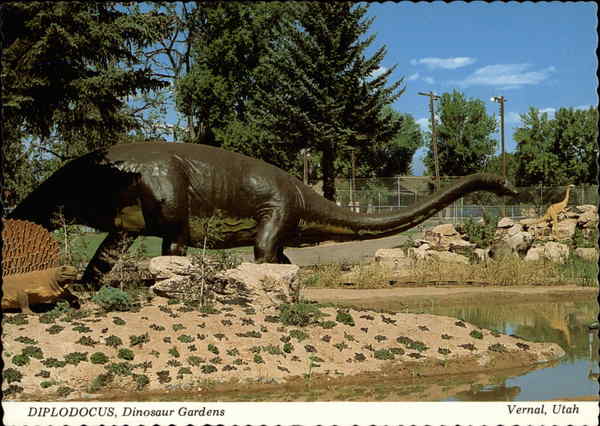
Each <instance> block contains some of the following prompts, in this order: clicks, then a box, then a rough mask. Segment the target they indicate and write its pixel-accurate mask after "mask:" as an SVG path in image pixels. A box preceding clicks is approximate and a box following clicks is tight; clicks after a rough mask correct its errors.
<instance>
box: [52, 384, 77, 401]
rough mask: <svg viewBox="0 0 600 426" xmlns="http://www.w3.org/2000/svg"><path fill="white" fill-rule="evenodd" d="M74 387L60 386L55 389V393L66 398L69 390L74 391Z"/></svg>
mask: <svg viewBox="0 0 600 426" xmlns="http://www.w3.org/2000/svg"><path fill="white" fill-rule="evenodd" d="M74 391H75V389H73V388H70V387H69V386H61V387H59V388H58V389H57V390H56V395H57V396H60V397H62V398H66V397H67V396H69V394H70V393H71V392H74Z"/></svg>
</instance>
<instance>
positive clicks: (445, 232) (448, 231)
mask: <svg viewBox="0 0 600 426" xmlns="http://www.w3.org/2000/svg"><path fill="white" fill-rule="evenodd" d="M430 232H431V233H433V234H440V235H442V236H444V237H452V236H454V235H458V231H457V230H456V228H454V225H453V224H451V223H443V224H441V225H437V226H434V227H433V228H431V229H430Z"/></svg>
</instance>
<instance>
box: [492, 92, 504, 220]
mask: <svg viewBox="0 0 600 426" xmlns="http://www.w3.org/2000/svg"><path fill="white" fill-rule="evenodd" d="M490 100H491V101H492V102H498V104H500V145H501V147H502V148H501V150H502V151H501V152H502V154H501V155H502V177H504V179H506V176H507V175H506V153H505V151H504V102H506V98H505V97H504V96H492V98H491V99H490ZM502 215H503V216H506V197H502Z"/></svg>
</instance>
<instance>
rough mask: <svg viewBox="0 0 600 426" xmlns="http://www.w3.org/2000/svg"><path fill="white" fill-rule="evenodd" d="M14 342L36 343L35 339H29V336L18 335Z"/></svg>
mask: <svg viewBox="0 0 600 426" xmlns="http://www.w3.org/2000/svg"><path fill="white" fill-rule="evenodd" d="M15 342H19V343H23V344H25V345H37V343H38V342H37V340H35V339H30V338H29V337H25V336H19V337H17V338H16V339H15Z"/></svg>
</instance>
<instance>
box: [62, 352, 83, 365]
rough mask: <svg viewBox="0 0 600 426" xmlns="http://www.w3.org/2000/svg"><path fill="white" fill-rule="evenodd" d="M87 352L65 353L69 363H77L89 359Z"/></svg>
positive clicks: (66, 360)
mask: <svg viewBox="0 0 600 426" xmlns="http://www.w3.org/2000/svg"><path fill="white" fill-rule="evenodd" d="M87 354H88V353H87V352H71V353H68V354H66V355H65V362H66V363H67V364H72V365H77V364H79V363H80V362H82V361H87Z"/></svg>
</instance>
